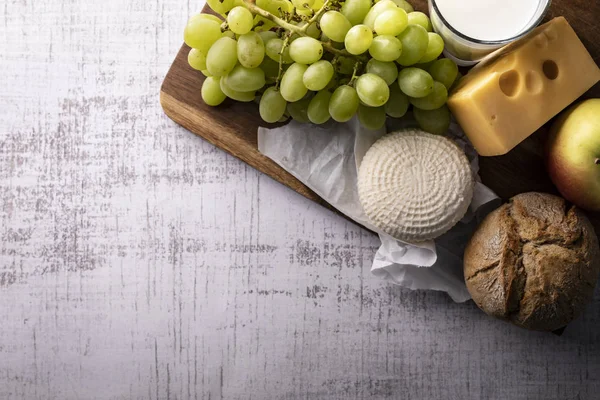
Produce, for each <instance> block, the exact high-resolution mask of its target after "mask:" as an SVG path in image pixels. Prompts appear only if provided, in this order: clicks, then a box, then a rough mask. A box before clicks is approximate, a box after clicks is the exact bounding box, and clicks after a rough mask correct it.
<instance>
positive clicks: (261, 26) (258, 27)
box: [253, 15, 277, 43]
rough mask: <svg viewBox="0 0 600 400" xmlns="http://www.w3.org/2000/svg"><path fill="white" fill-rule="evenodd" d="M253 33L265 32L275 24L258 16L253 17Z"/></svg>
mask: <svg viewBox="0 0 600 400" xmlns="http://www.w3.org/2000/svg"><path fill="white" fill-rule="evenodd" d="M253 24H254V32H266V31H268V30H269V29H272V28H275V27H276V26H277V24H276V23H275V22H273V21H270V20H268V19H266V18H265V17H261V16H260V15H256V16H254V21H253ZM265 43H266V42H265Z"/></svg>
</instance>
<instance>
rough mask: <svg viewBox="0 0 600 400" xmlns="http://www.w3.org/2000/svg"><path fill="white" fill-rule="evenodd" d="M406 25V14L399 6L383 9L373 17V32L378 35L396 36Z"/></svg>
mask: <svg viewBox="0 0 600 400" xmlns="http://www.w3.org/2000/svg"><path fill="white" fill-rule="evenodd" d="M407 26H408V16H407V14H406V11H404V10H403V9H401V8H391V9H389V10H385V11H384V12H382V13H381V14H379V16H378V17H377V19H375V25H374V27H375V32H377V34H378V35H391V36H398V35H399V34H400V33H402V31H403V30H404V29H406V27H407Z"/></svg>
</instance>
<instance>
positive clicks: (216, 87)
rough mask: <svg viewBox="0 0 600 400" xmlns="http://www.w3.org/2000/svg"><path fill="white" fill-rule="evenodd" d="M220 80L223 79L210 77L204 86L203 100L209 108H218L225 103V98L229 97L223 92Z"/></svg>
mask: <svg viewBox="0 0 600 400" xmlns="http://www.w3.org/2000/svg"><path fill="white" fill-rule="evenodd" d="M220 80H221V78H216V77H214V76H209V77H208V78H206V79H205V80H204V83H203V84H202V90H201V94H202V100H203V101H204V102H205V103H206V104H208V105H209V106H213V107H214V106H218V105H219V104H221V103H222V102H223V101H225V98H226V97H227V96H225V93H223V91H222V90H221V84H220V82H219V81H220Z"/></svg>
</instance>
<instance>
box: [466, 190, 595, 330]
mask: <svg viewBox="0 0 600 400" xmlns="http://www.w3.org/2000/svg"><path fill="white" fill-rule="evenodd" d="M599 271H600V249H599V246H598V238H597V237H596V234H595V233H594V228H593V227H592V224H591V223H590V221H589V220H588V219H587V218H586V216H585V215H584V214H583V213H582V212H581V211H580V210H579V209H577V208H576V207H574V206H570V205H568V204H567V203H566V202H565V200H564V199H562V198H560V197H556V196H552V195H549V194H543V193H525V194H521V195H518V196H516V197H514V198H512V199H511V200H510V202H509V203H507V204H505V205H503V206H502V207H500V208H498V209H497V210H495V211H493V212H492V213H491V214H490V215H488V216H487V218H486V219H485V220H484V221H483V223H482V224H481V225H480V226H479V227H478V228H477V231H476V232H475V234H474V235H473V237H472V238H471V240H470V242H469V244H468V245H467V248H466V250H465V258H464V273H465V280H466V283H467V288H468V289H469V292H470V293H471V296H472V297H473V300H474V301H475V303H476V304H477V305H478V306H479V308H481V309H482V310H483V311H485V312H486V313H487V314H489V315H492V316H495V317H498V318H502V319H505V320H508V321H510V322H512V323H514V324H516V325H519V326H522V327H524V328H528V329H535V330H541V331H553V330H556V329H559V328H562V327H564V326H566V325H567V324H568V323H569V322H570V321H572V320H573V319H575V318H576V317H577V316H578V315H579V314H581V312H582V311H583V309H584V308H585V306H586V304H588V303H589V302H590V301H591V299H592V296H593V293H594V287H595V286H596V281H597V280H598V273H599Z"/></svg>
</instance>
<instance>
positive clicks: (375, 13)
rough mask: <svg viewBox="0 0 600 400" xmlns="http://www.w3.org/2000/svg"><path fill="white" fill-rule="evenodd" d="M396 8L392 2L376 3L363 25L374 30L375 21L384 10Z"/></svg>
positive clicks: (382, 1)
mask: <svg viewBox="0 0 600 400" xmlns="http://www.w3.org/2000/svg"><path fill="white" fill-rule="evenodd" d="M397 8H398V7H397V6H396V4H394V2H393V1H392V0H381V1H380V2H378V3H376V4H375V5H374V6H373V8H371V10H369V12H368V13H367V15H366V16H365V19H364V21H363V24H364V25H366V26H368V27H369V29H371V30H373V29H374V28H375V20H376V19H377V17H379V15H381V14H382V13H383V12H384V11H386V10H395V9H397Z"/></svg>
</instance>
